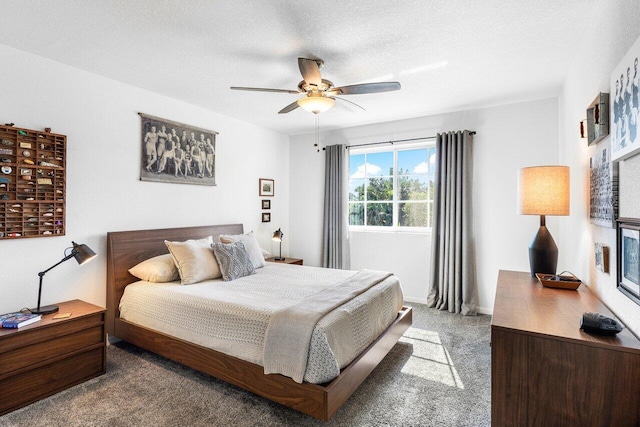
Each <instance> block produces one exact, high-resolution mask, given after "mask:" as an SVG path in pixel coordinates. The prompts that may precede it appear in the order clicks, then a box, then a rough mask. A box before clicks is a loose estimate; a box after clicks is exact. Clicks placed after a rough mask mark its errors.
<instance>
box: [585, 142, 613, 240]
mask: <svg viewBox="0 0 640 427" xmlns="http://www.w3.org/2000/svg"><path fill="white" fill-rule="evenodd" d="M589 190H590V191H589V193H590V194H589V218H590V220H591V224H594V225H599V226H601V227H609V228H615V226H616V217H617V216H618V162H612V161H611V149H610V147H609V143H608V141H603V142H601V143H600V144H598V145H597V147H596V149H595V153H594V155H593V157H591V158H590V159H589Z"/></svg>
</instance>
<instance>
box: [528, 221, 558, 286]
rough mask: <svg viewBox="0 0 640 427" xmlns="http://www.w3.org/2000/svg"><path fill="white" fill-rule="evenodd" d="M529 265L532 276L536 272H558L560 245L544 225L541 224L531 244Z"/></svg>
mask: <svg viewBox="0 0 640 427" xmlns="http://www.w3.org/2000/svg"><path fill="white" fill-rule="evenodd" d="M529 265H530V267H531V277H536V273H545V274H556V267H557V266H558V247H557V246H556V242H555V241H554V240H553V237H551V233H549V230H548V229H547V227H546V226H544V225H541V226H540V228H539V229H538V233H536V235H535V237H534V238H533V241H532V242H531V245H529Z"/></svg>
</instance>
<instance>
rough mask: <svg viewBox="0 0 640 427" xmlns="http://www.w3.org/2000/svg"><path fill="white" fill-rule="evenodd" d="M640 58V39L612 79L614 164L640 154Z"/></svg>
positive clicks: (612, 147) (611, 125) (611, 105)
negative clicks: (639, 152)
mask: <svg viewBox="0 0 640 427" xmlns="http://www.w3.org/2000/svg"><path fill="white" fill-rule="evenodd" d="M638 57H640V38H638V40H636V41H635V43H634V44H633V46H631V49H629V51H628V52H627V53H626V54H625V55H624V57H623V58H622V60H621V61H620V63H619V64H618V65H617V66H616V68H614V70H613V74H612V75H611V93H612V94H613V96H611V97H610V100H609V105H610V108H609V111H610V112H611V120H610V131H611V140H612V142H611V150H612V152H611V155H612V159H613V160H614V161H618V160H624V159H626V158H627V157H630V156H632V155H634V154H637V153H638V150H640V135H638V133H639V132H638V119H639V117H638V114H639V111H638V110H639V108H638V105H639V104H640V99H638V98H640V90H639V81H638V80H639V79H640V75H639V74H638V73H639V71H638Z"/></svg>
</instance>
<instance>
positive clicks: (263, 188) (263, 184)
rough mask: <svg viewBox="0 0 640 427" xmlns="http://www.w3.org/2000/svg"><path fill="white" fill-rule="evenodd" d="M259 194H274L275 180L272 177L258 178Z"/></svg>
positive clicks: (267, 195)
mask: <svg viewBox="0 0 640 427" xmlns="http://www.w3.org/2000/svg"><path fill="white" fill-rule="evenodd" d="M258 185H259V187H260V193H259V195H260V196H266V197H272V196H274V195H275V182H274V180H273V179H267V178H260V179H259V180H258Z"/></svg>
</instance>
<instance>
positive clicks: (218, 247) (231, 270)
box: [211, 242, 255, 282]
mask: <svg viewBox="0 0 640 427" xmlns="http://www.w3.org/2000/svg"><path fill="white" fill-rule="evenodd" d="M211 247H212V248H213V252H214V253H215V254H216V259H217V260H218V264H219V265H220V271H222V278H223V279H224V280H225V281H227V282H228V281H229V280H235V279H238V278H240V277H244V276H249V275H250V274H253V273H255V269H254V268H253V263H252V262H251V259H250V258H249V254H248V253H247V251H246V249H245V248H244V244H243V243H242V242H233V243H228V244H225V243H214V244H212V245H211Z"/></svg>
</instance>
